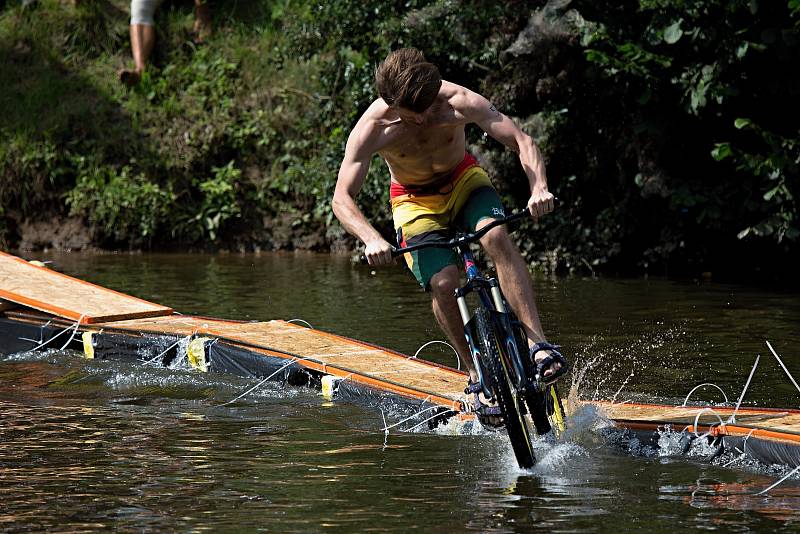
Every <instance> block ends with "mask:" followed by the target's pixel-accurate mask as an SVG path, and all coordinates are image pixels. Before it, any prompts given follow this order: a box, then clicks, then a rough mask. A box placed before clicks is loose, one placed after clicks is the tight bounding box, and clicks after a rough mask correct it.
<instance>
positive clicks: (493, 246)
mask: <svg viewBox="0 0 800 534" xmlns="http://www.w3.org/2000/svg"><path fill="white" fill-rule="evenodd" d="M481 245H482V246H483V248H484V249H485V250H486V252H488V253H489V256H490V257H491V258H492V260H493V261H494V262H495V263H497V261H498V260H502V259H503V258H505V257H506V256H507V255H509V254H513V253H515V252H518V249H517V247H516V246H515V245H514V243H513V242H512V241H511V236H509V235H508V232H507V231H506V229H505V228H503V227H498V228H493V229H492V230H490V231H489V233H487V234H486V235H485V236H483V237H482V238H481Z"/></svg>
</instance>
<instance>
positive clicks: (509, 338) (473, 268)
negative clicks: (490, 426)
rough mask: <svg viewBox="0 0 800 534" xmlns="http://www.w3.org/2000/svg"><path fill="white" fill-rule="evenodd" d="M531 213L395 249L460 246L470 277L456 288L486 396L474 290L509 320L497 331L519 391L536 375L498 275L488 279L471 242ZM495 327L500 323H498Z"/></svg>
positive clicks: (522, 212) (400, 251) (486, 305)
mask: <svg viewBox="0 0 800 534" xmlns="http://www.w3.org/2000/svg"><path fill="white" fill-rule="evenodd" d="M529 215H530V212H529V211H528V210H527V209H523V210H520V211H518V212H516V213H512V214H511V215H508V216H506V217H504V218H502V219H496V220H494V221H492V222H490V223H489V224H487V225H485V226H484V227H483V228H481V229H480V230H478V231H476V232H474V233H473V234H470V235H466V234H458V235H456V237H455V238H454V239H451V240H449V241H444V242H442V243H437V244H430V243H427V244H418V245H411V246H408V247H404V248H400V249H395V251H394V253H395V254H403V253H406V252H413V251H415V250H419V249H422V248H426V247H430V246H435V247H440V248H456V249H458V251H459V253H460V254H461V258H462V260H463V261H464V271H465V273H466V276H467V281H466V283H465V284H464V286H462V287H461V288H459V289H457V290H456V300H457V302H458V310H459V312H460V314H461V320H462V321H463V323H464V334H465V336H466V338H467V343H468V344H469V347H470V351H471V352H472V360H473V364H475V369H476V371H477V372H478V376H479V379H480V383H481V388H482V389H483V392H484V395H486V397H487V398H491V396H492V395H491V391H490V389H489V387H488V385H487V382H486V380H484V373H483V365H482V363H481V361H480V352H479V351H478V350H477V348H476V347H477V344H476V343H475V342H474V341H473V340H472V336H471V334H470V331H469V330H470V329H469V326H468V325H469V322H470V319H471V318H472V314H470V312H469V307H468V306H467V301H466V295H467V294H469V293H471V292H477V293H478V298H479V299H480V304H481V305H482V306H483V307H484V308H486V309H487V310H490V311H494V312H497V313H499V314H501V316H502V317H504V318H505V320H504V321H502V322H504V323H505V324H501V325H499V326H501V328H495V330H496V333H497V334H498V335H500V334H502V338H501V339H502V341H503V342H504V345H505V348H506V349H507V350H501V351H500V353H501V354H503V355H505V358H506V360H507V361H506V363H507V364H510V370H512V371H513V373H514V375H515V376H514V382H515V386H516V388H517V391H518V392H524V391H525V390H526V389H527V388H528V387H529V385H530V384H531V379H532V378H533V377H532V376H528V374H529V373H527V372H526V370H525V365H524V363H523V360H522V356H521V354H520V351H519V348H518V346H517V341H516V339H515V338H514V329H513V327H512V325H511V324H510V321H509V320H508V316H507V314H508V309H507V308H506V304H505V301H504V299H503V294H502V292H501V291H500V284H499V283H498V282H497V280H496V279H495V278H491V277H490V278H486V277H484V276H483V275H482V274H481V272H480V270H479V269H478V266H477V263H476V262H475V257H474V256H473V254H472V251H471V250H470V248H469V244H470V243H472V242H475V241H478V240H479V239H480V238H482V237H483V236H484V235H486V234H487V233H488V232H489V231H490V230H492V229H493V228H495V227H497V226H502V225H504V224H508V223H510V222H513V221H517V220H520V219H523V218H525V217H527V216H529ZM495 323H497V321H495ZM495 326H498V325H497V324H495ZM509 353H510V354H509ZM508 360H510V361H508Z"/></svg>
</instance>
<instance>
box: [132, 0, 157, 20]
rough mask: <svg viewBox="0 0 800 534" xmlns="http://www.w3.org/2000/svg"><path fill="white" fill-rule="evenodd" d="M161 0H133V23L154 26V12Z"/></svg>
mask: <svg viewBox="0 0 800 534" xmlns="http://www.w3.org/2000/svg"><path fill="white" fill-rule="evenodd" d="M160 3H161V0H131V24H144V25H146V26H152V25H153V24H154V23H153V13H155V12H156V8H157V7H158V5H159V4H160Z"/></svg>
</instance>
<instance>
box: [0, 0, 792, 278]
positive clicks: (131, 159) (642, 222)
mask: <svg viewBox="0 0 800 534" xmlns="http://www.w3.org/2000/svg"><path fill="white" fill-rule="evenodd" d="M190 6H191V4H190V3H189V4H186V5H183V4H180V3H175V4H164V5H163V6H162V7H161V8H160V9H159V11H158V13H157V17H156V23H157V33H158V42H157V45H156V52H155V54H154V56H153V61H152V64H151V65H150V67H149V68H148V71H147V72H146V73H145V76H144V77H143V79H142V82H141V83H140V84H139V86H138V87H136V88H135V89H134V90H132V91H129V90H126V89H125V88H123V87H122V86H121V85H120V84H119V83H118V82H117V70H118V69H119V68H120V66H121V65H125V64H130V61H131V60H130V49H129V47H128V20H127V12H128V8H129V2H127V0H97V1H96V2H81V3H80V6H79V7H78V8H77V9H75V8H72V7H69V6H67V5H66V4H65V3H62V2H60V1H58V0H40V1H39V2H36V3H35V4H34V5H32V6H29V7H27V8H22V7H21V6H20V5H19V4H18V3H11V4H10V5H9V7H8V8H6V9H5V10H3V11H0V66H1V67H2V68H0V109H3V110H4V117H3V120H4V123H3V130H2V132H0V245H6V246H7V245H8V244H13V240H14V223H18V222H20V221H22V220H25V219H27V218H30V217H36V216H38V217H59V216H64V215H66V214H73V215H76V216H80V217H83V218H84V219H85V220H87V221H89V222H90V223H91V225H92V227H93V229H94V231H95V236H96V239H97V242H98V243H102V244H105V245H108V246H165V245H174V244H178V245H180V246H192V247H194V246H206V245H208V244H211V245H213V246H221V247H227V246H262V245H263V244H265V243H268V244H269V245H267V246H276V247H282V246H294V245H293V244H292V243H293V242H292V240H291V239H290V238H284V241H283V242H278V241H277V240H278V239H279V238H278V237H275V236H274V235H272V229H271V224H272V222H273V221H280V220H283V219H289V220H291V221H292V222H291V224H292V225H293V226H292V229H291V230H292V231H293V232H296V233H298V234H303V235H308V234H316V235H318V236H321V238H320V239H321V240H322V242H323V244H331V243H332V242H334V241H338V240H341V239H343V238H344V231H343V230H342V228H341V227H340V226H339V225H338V224H337V222H336V221H335V218H334V217H333V214H332V211H331V207H330V197H331V195H332V192H333V189H334V187H335V183H336V176H337V172H338V168H339V164H340V162H341V158H342V155H343V151H344V146H345V143H346V141H347V137H348V135H349V133H350V130H351V129H352V127H353V125H354V123H355V121H356V120H357V118H358V117H359V116H360V114H361V113H363V111H364V110H365V109H366V108H367V107H368V106H369V105H370V104H371V103H372V102H373V100H374V99H375V98H376V95H375V89H374V80H373V78H374V69H375V67H376V65H377V64H378V62H380V61H381V60H382V59H383V58H384V57H385V56H386V54H387V53H388V52H389V51H390V50H392V49H395V48H398V47H400V46H416V47H418V48H420V49H422V50H423V51H424V52H425V54H426V56H427V57H428V59H429V60H431V61H433V62H434V63H436V64H437V65H438V66H439V67H440V70H441V71H442V73H443V75H444V77H445V79H448V80H450V81H453V82H456V83H459V84H462V85H464V86H466V87H469V88H472V89H475V90H478V91H479V92H481V93H482V94H484V95H486V96H487V97H488V98H489V99H490V100H492V101H493V103H495V104H497V105H498V106H499V107H500V108H501V109H502V110H503V111H504V112H506V113H507V114H509V115H512V116H514V117H515V119H517V120H518V121H519V122H520V123H522V124H523V125H524V127H525V129H526V131H528V132H529V133H531V134H533V135H534V136H535V138H536V140H537V142H538V143H539V145H540V147H541V148H542V151H543V153H544V155H545V157H546V159H547V162H548V177H549V183H550V188H551V190H552V191H554V192H555V194H556V195H557V196H558V197H559V199H560V201H559V207H558V209H557V210H556V212H554V213H553V214H552V215H551V216H548V217H546V218H543V219H542V220H540V221H539V222H538V223H536V224H533V223H531V225H530V227H529V228H528V229H529V230H530V232H528V233H525V232H520V233H518V234H517V235H518V236H519V238H520V239H521V240H522V243H521V244H522V247H523V249H524V250H525V252H526V254H527V255H528V256H529V257H530V258H533V259H538V260H539V265H542V266H544V267H545V268H549V269H554V270H555V269H568V270H583V271H595V270H620V269H622V270H625V269H626V268H627V269H631V268H632V267H633V266H636V267H637V268H644V269H653V268H655V266H664V265H671V266H674V265H692V266H694V265H700V264H702V265H705V263H706V262H708V261H710V260H713V259H714V258H716V257H723V256H724V255H725V254H727V253H726V252H724V250H727V249H730V250H731V251H733V252H731V254H736V253H743V252H746V251H750V250H759V251H762V252H766V253H782V254H786V253H796V251H797V241H798V228H799V227H800V223H798V216H799V215H798V213H797V207H796V206H797V196H798V194H799V193H798V191H797V188H798V178H797V174H798V172H797V167H798V160H797V158H798V154H797V153H798V144H800V134H798V132H797V128H796V124H798V123H800V117H798V111H797V110H798V108H797V106H796V101H797V99H798V97H800V95H798V94H797V91H798V90H797V84H796V81H795V80H794V77H796V65H797V64H798V59H799V57H800V52H798V41H800V39H798V24H800V1H799V0H788V2H783V1H776V2H769V3H767V2H753V1H752V0H733V1H724V0H626V1H624V2H621V3H619V2H618V3H597V2H589V1H588V0H573V1H572V2H545V1H544V0H541V1H537V2H534V3H532V4H531V3H529V2H519V1H512V2H473V1H469V0H403V1H400V0H388V1H387V0H362V1H358V2H357V1H355V0H330V1H326V2H312V1H307V0H301V1H289V0H240V1H238V2H218V3H214V4H212V8H213V13H214V18H215V32H216V33H215V35H214V36H213V37H212V38H211V39H210V40H209V42H208V44H207V45H205V46H200V47H198V46H195V45H194V44H192V43H191V41H190V35H189V28H190V26H191V20H192V15H191V7H190ZM742 117H747V119H746V120H745V119H742ZM467 139H468V144H469V145H470V149H474V150H475V151H477V152H479V153H480V155H481V156H482V158H484V161H486V162H487V165H488V166H489V170H490V171H491V172H492V175H493V179H494V181H495V184H496V185H497V187H498V189H499V190H500V192H501V193H502V194H503V195H504V197H505V199H506V200H507V203H508V204H513V205H516V206H520V205H522V204H524V202H525V200H526V197H527V194H528V191H527V180H526V178H525V176H524V174H523V173H522V171H521V169H520V165H519V161H518V159H517V158H516V156H515V155H514V154H513V153H511V152H510V151H508V150H507V149H506V148H505V147H503V146H501V145H500V144H499V143H496V142H495V141H493V140H491V139H488V138H486V137H485V136H483V135H481V132H479V131H478V130H477V129H475V128H470V129H468V131H467ZM388 181H389V176H388V170H387V168H386V165H385V164H384V163H383V162H382V161H381V160H380V158H378V157H376V158H375V159H374V160H373V162H372V165H371V167H370V170H369V173H368V175H367V178H366V180H365V183H364V187H363V189H362V192H361V194H360V195H359V198H358V201H359V205H360V206H361V207H362V209H363V211H364V212H365V214H366V216H367V217H368V218H369V219H370V220H371V221H373V222H374V224H375V225H376V226H377V227H378V228H379V229H380V230H381V231H383V232H384V233H385V234H386V235H387V236H389V235H390V234H391V233H392V228H391V219H390V213H389V199H388ZM737 235H738V236H739V237H740V239H737Z"/></svg>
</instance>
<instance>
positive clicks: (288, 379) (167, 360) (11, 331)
mask: <svg viewBox="0 0 800 534" xmlns="http://www.w3.org/2000/svg"><path fill="white" fill-rule="evenodd" d="M63 329H64V327H63V326H55V327H46V328H44V329H42V328H41V327H38V326H35V325H29V324H26V323H21V322H17V321H13V320H4V319H0V343H1V345H0V347H2V349H3V352H8V353H13V352H19V351H24V350H30V349H31V348H33V347H35V346H36V343H32V342H29V341H28V342H18V343H17V344H15V345H12V341H14V339H16V338H17V337H19V336H22V337H30V338H31V339H37V340H38V339H42V338H41V335H40V333H41V332H44V333H43V334H42V335H44V338H43V339H44V340H47V339H51V338H52V336H53V335H55V334H57V333H58V332H61V331H62V330H63ZM69 335H70V333H65V334H63V336H61V339H55V340H53V341H52V342H51V343H49V344H48V345H47V347H55V348H61V346H62V345H63V344H64V342H65V341H66V340H67V337H68V336H69ZM188 341H189V340H188V339H186V337H185V336H176V335H162V334H151V333H143V334H141V335H139V334H134V333H125V332H119V331H101V332H95V333H94V335H93V345H94V357H95V359H98V360H114V361H124V362H130V363H140V364H141V363H145V362H151V363H154V364H158V365H160V366H164V367H167V366H169V365H170V364H171V363H173V362H174V361H175V359H176V358H177V357H178V356H179V354H180V351H179V349H181V348H182V350H185V348H186V345H187V343H188ZM7 347H11V350H5V349H6V348H7ZM69 348H71V349H74V350H79V351H83V342H82V339H81V338H80V335H79V334H77V335H76V337H75V340H74V341H73V342H71V343H70V345H69ZM264 348H268V347H264ZM206 355H207V356H206V357H207V366H208V371H209V372H218V373H225V374H230V375H235V376H239V377H243V378H254V379H264V378H267V377H270V381H274V382H281V383H284V384H288V385H290V386H296V387H303V386H307V387H311V388H315V389H320V387H321V379H322V376H323V373H321V372H319V371H315V370H313V369H308V368H306V367H304V366H303V365H302V362H301V361H294V362H293V361H292V359H293V358H295V359H297V360H301V359H302V356H299V355H292V354H287V355H286V356H285V357H278V356H270V355H267V354H262V353H260V352H256V351H255V350H254V348H248V347H242V346H239V345H234V344H232V343H230V342H227V341H225V340H224V339H214V338H210V340H209V341H207V342H206ZM335 398H336V399H338V400H343V401H346V402H350V403H353V404H357V405H361V406H365V407H369V408H373V409H374V408H380V409H383V410H385V411H389V412H391V413H392V414H393V415H395V416H403V417H408V416H412V415H414V414H415V413H419V415H418V416H416V417H412V418H411V419H409V421H408V422H407V426H406V425H404V428H408V427H410V426H413V425H415V424H417V423H418V422H421V421H424V420H426V419H430V420H429V421H427V422H426V425H427V426H428V428H430V429H432V428H435V427H436V425H438V424H439V423H440V422H442V421H446V420H447V419H449V418H450V417H452V416H453V415H456V412H453V411H452V410H448V409H447V408H444V407H437V408H433V405H432V404H430V403H425V402H423V401H422V400H419V399H411V398H406V397H402V396H400V395H396V394H393V393H390V392H387V391H382V390H379V389H376V388H373V387H370V386H367V385H364V384H359V383H357V382H354V381H352V380H347V379H344V380H340V381H338V383H337V387H336V396H335ZM428 408H430V409H428ZM422 410H425V411H424V412H423V411H422Z"/></svg>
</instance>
